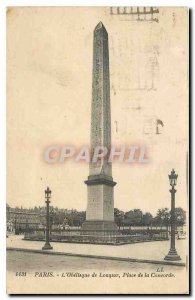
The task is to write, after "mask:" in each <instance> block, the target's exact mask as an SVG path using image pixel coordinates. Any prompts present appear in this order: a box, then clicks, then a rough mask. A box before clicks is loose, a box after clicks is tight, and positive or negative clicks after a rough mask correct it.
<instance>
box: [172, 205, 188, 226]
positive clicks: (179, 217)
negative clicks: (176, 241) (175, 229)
mask: <svg viewBox="0 0 195 300" xmlns="http://www.w3.org/2000/svg"><path fill="white" fill-rule="evenodd" d="M175 222H176V225H177V226H183V225H184V224H185V223H186V211H185V210H184V209H183V208H181V207H176V208H175Z"/></svg>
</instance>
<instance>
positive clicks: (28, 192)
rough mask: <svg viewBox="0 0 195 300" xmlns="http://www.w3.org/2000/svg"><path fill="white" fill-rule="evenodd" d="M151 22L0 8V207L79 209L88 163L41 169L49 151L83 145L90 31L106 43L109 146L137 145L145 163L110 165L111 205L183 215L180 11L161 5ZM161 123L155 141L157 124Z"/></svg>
mask: <svg viewBox="0 0 195 300" xmlns="http://www.w3.org/2000/svg"><path fill="white" fill-rule="evenodd" d="M157 18H158V20H159V22H148V21H140V22H138V21H135V20H132V19H131V16H124V15H111V14H110V8H109V7H103V8H92V7H91V8H71V7H69V8H67V7H52V8H51V7H44V8H41V7H37V8H36V7H32V8H25V7H20V8H19V7H18V8H9V9H8V11H7V203H8V204H9V205H10V206H11V207H12V206H16V205H18V206H21V205H22V206H23V207H33V206H43V205H44V190H45V188H46V187H47V186H49V187H50V189H51V190H52V199H51V201H52V205H53V206H58V207H60V208H75V209H78V210H85V209H86V206H87V187H86V185H85V184H84V181H85V180H86V179H87V176H88V175H89V166H88V164H87V163H84V162H83V163H75V162H74V161H72V160H69V161H68V162H65V163H63V164H62V163H56V164H48V163H47V162H45V160H44V151H45V149H46V148H47V147H48V146H49V145H60V146H62V145H71V146H74V147H75V148H77V149H80V148H81V147H82V146H84V145H87V146H89V143H90V122H91V120H90V108H91V99H92V59H93V57H92V55H93V30H94V28H95V26H96V25H97V24H98V23H99V22H100V21H102V22H103V24H104V26H105V27H106V30H107V32H108V37H109V55H110V84H111V93H110V95H111V119H112V121H111V122H112V124H111V126H112V144H113V145H116V146H118V147H120V146H121V145H126V146H133V145H140V146H145V147H146V149H147V155H148V158H149V160H150V162H149V163H148V164H125V163H117V162H115V163H113V166H112V173H113V174H112V175H113V179H114V181H116V182H117V185H116V186H115V188H114V201H115V207H117V208H119V209H122V210H125V211H127V210H131V209H134V208H140V209H142V210H143V211H144V212H147V211H150V212H152V213H155V212H156V211H157V210H158V208H161V207H170V193H169V188H170V186H169V182H168V174H170V172H171V170H172V168H174V169H175V170H176V172H177V173H178V183H177V193H176V206H181V207H183V208H184V209H187V206H188V197H187V152H188V32H187V24H188V12H187V10H186V9H185V8H160V9H159V14H158V15H157ZM157 119H159V120H162V122H163V124H164V126H163V127H162V126H159V130H160V134H156V120H157Z"/></svg>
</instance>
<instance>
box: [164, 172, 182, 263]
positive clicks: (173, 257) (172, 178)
mask: <svg viewBox="0 0 195 300" xmlns="http://www.w3.org/2000/svg"><path fill="white" fill-rule="evenodd" d="M168 176H169V182H170V186H171V187H172V188H171V189H170V190H169V192H170V193H171V248H170V250H169V253H168V254H167V255H166V256H165V258H164V260H172V261H174V260H181V257H180V256H179V255H178V254H177V251H176V249H175V193H176V189H175V186H176V184H177V177H178V175H177V174H176V173H175V170H174V169H172V171H171V175H168Z"/></svg>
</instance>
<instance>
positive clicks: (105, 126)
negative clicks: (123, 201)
mask: <svg viewBox="0 0 195 300" xmlns="http://www.w3.org/2000/svg"><path fill="white" fill-rule="evenodd" d="M97 146H103V147H106V148H107V149H110V147H111V112H110V75H109V51H108V33H107V31H106V29H105V27H104V25H103V24H102V22H100V23H99V24H98V25H97V26H96V28H95V30H94V40H93V83H92V105H91V150H92V152H93V151H94V150H95V148H96V147H97ZM85 183H86V184H87V193H88V203H87V212H86V221H85V222H84V224H83V226H82V228H83V229H92V230H117V226H116V224H115V223H114V193H113V192H114V191H113V190H114V186H115V185H116V182H114V181H113V178H112V164H111V163H109V162H108V160H106V159H101V160H100V159H99V160H97V162H93V161H92V162H90V165H89V176H88V179H87V180H86V181H85Z"/></svg>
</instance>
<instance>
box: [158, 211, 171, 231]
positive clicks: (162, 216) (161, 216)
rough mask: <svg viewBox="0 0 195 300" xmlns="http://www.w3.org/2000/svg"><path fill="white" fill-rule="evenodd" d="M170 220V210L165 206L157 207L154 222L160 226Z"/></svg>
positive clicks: (166, 224)
mask: <svg viewBox="0 0 195 300" xmlns="http://www.w3.org/2000/svg"><path fill="white" fill-rule="evenodd" d="M169 222H170V212H169V209H168V208H167V207H165V208H161V209H158V211H157V214H156V224H158V225H160V226H161V228H162V226H168V225H169Z"/></svg>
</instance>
